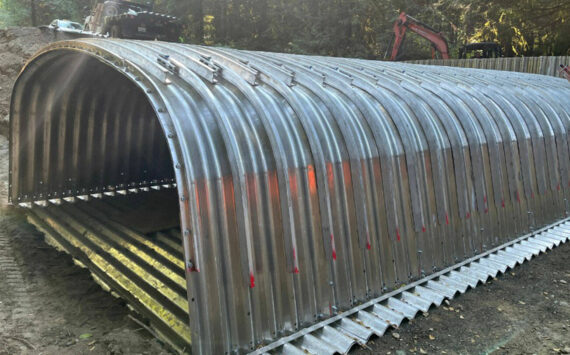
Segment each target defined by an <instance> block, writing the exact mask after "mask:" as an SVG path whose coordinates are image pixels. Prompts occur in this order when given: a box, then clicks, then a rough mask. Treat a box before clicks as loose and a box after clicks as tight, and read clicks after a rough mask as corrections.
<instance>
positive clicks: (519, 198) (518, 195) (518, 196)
mask: <svg viewBox="0 0 570 355" xmlns="http://www.w3.org/2000/svg"><path fill="white" fill-rule="evenodd" d="M517 202H518V203H520V202H521V196H520V194H519V191H518V190H517Z"/></svg>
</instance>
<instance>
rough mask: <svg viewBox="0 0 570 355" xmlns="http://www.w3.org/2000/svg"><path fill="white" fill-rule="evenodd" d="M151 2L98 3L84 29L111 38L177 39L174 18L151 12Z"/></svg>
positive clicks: (173, 40) (176, 27)
mask: <svg viewBox="0 0 570 355" xmlns="http://www.w3.org/2000/svg"><path fill="white" fill-rule="evenodd" d="M153 7H154V6H153V4H152V3H150V4H149V3H139V2H135V1H126V0H113V1H105V2H99V3H97V4H96V5H95V8H94V9H93V12H92V14H91V15H90V16H89V17H87V19H86V20H85V27H86V29H87V30H89V31H91V32H93V33H95V34H99V35H104V36H109V37H112V38H129V39H146V40H155V39H156V40H161V41H168V42H176V41H178V38H179V36H180V31H181V27H180V24H179V22H178V20H177V18H176V17H174V16H169V15H165V14H160V13H156V12H153Z"/></svg>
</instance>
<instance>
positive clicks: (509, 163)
mask: <svg viewBox="0 0 570 355" xmlns="http://www.w3.org/2000/svg"><path fill="white" fill-rule="evenodd" d="M569 93H570V88H569V87H568V84H567V82H566V81H564V80H562V79H556V78H552V77H545V76H539V75H525V74H519V73H511V72H499V71H482V70H474V69H461V68H451V67H437V66H422V65H412V64H402V63H386V62H375V61H365V60H356V59H342V58H323V57H311V56H295V55H287V54H277V53H262V52H249V51H237V50H232V49H225V48H210V47H201V46H188V45H182V44H165V43H160V42H138V41H121V40H117V41H114V40H97V39H85V40H80V41H69V42H58V43H54V44H52V45H50V46H48V47H46V48H45V49H43V50H42V51H41V52H40V53H38V54H37V55H36V56H35V57H34V58H33V59H32V60H31V61H30V62H29V63H28V64H27V66H26V67H25V68H24V70H23V71H22V73H21V75H20V77H19V79H18V81H17V83H16V85H15V88H14V95H13V99H12V106H11V127H10V128H11V145H10V147H11V152H10V157H11V159H10V163H11V166H10V200H11V202H12V203H14V204H30V203H35V204H40V205H45V204H46V201H51V202H53V203H58V200H59V199H62V198H65V199H67V200H70V201H72V200H73V199H74V198H78V197H80V198H82V199H89V197H90V196H97V197H100V196H102V195H105V196H106V195H114V194H119V193H129V192H139V191H145V190H148V189H150V188H155V189H159V188H163V187H175V188H176V194H177V196H178V200H179V203H180V224H181V225H180V228H181V234H182V236H183V238H182V239H183V247H184V263H185V266H186V283H187V292H188V304H189V324H190V329H191V331H192V334H191V339H192V348H193V351H194V352H195V353H196V354H200V353H204V354H208V353H214V354H217V353H225V352H231V351H243V350H248V349H249V350H251V349H254V348H256V347H257V346H259V345H260V344H263V343H266V342H268V341H270V340H273V339H276V338H279V337H282V336H284V335H287V334H290V333H292V332H295V331H298V330H299V329H302V328H304V327H307V326H310V325H311V324H315V323H317V322H319V321H322V320H323V319H331V317H334V316H335V315H337V314H339V313H340V312H342V311H344V310H347V309H350V308H351V307H354V306H355V305H357V304H361V303H364V302H367V301H369V300H371V299H374V298H376V297H380V296H381V295H383V294H386V292H388V291H389V290H392V289H394V288H397V287H399V286H401V285H402V284H407V283H409V282H411V281H413V280H416V279H418V278H420V277H422V276H425V275H429V274H432V273H434V272H437V271H438V270H441V269H443V268H445V267H448V266H450V265H452V264H455V263H457V262H459V261H461V260H464V259H465V258H468V257H471V256H474V255H476V254H479V253H481V252H484V251H486V250H489V249H491V248H493V247H496V246H497V245H500V244H502V243H505V242H507V241H509V240H512V239H514V238H515V237H517V236H519V235H521V234H523V233H525V232H527V231H529V230H531V229H536V228H539V227H540V226H542V225H546V224H547V223H552V222H553V221H555V220H558V219H560V218H561V217H562V216H563V215H564V213H565V212H566V209H567V207H568V206H567V200H568V198H569V197H570V196H569V194H570V179H569V161H568V159H569V158H568V157H569V146H568V132H570V117H569V115H568V112H570V102H568V100H567V99H566V98H567V97H568V94H569ZM38 213H39V214H41V213H42V212H38ZM544 241H548V239H544ZM531 244H532V246H536V244H537V243H536V242H535V243H531ZM538 244H541V242H538ZM543 246H544V245H543ZM528 247H531V245H529V246H528ZM525 248H527V246H525V245H522V244H521V246H520V248H519V249H517V250H514V252H509V251H505V253H507V254H505V255H507V256H508V255H511V256H509V257H507V259H508V260H511V259H510V258H511V257H512V258H513V259H512V261H513V262H518V261H519V260H520V258H523V259H524V255H523V256H521V255H519V253H520V252H523V253H524V251H525V250H526V249H525ZM510 262H511V261H506V263H505V262H504V260H503V259H501V258H498V257H497V258H489V260H487V261H485V262H484V264H481V265H482V266H478V268H477V269H474V270H471V271H469V272H467V274H465V275H463V274H460V273H451V274H449V275H448V276H446V277H445V278H442V279H441V280H440V281H441V282H447V283H449V284H453V285H459V286H461V285H473V284H474V283H475V284H476V283H477V282H479V281H478V278H479V277H480V276H481V275H482V274H486V273H487V274H488V273H489V272H491V274H492V273H493V272H495V271H493V270H490V268H491V265H497V264H499V265H503V267H504V266H505V265H510ZM491 269H492V268H491ZM438 282H439V281H438ZM428 286H429V285H427V286H422V287H424V288H426V289H422V288H418V289H417V290H416V291H417V293H419V294H420V295H422V294H423V295H425V297H422V296H417V295H415V294H413V293H411V294H406V295H403V296H402V297H404V301H405V302H408V301H409V302H411V303H412V304H415V305H417V307H416V308H414V309H416V310H417V309H419V310H421V309H423V308H425V307H428V304H430V302H435V303H438V302H439V303H440V302H441V297H440V296H438V295H439V294H440V293H441V292H442V291H441V290H447V289H446V288H443V286H441V285H439V284H437V285H435V286H433V287H432V288H431V291H430V290H427V288H428ZM461 287H462V286H461ZM461 287H459V288H458V290H460V291H461ZM466 287H467V286H466ZM437 289H439V291H438V290H437ZM451 292H455V291H449V290H447V291H444V293H445V294H450V293H451ZM418 297H420V298H418ZM404 301H402V300H401V298H399V299H398V300H396V301H393V302H396V303H397V302H404ZM388 306H389V305H388ZM388 308H389V307H388ZM414 309H410V310H409V311H410V312H406V313H405V314H406V315H407V316H410V317H412V316H413V315H412V313H414V312H415V311H414ZM381 310H383V308H380V309H379V310H378V312H379V313H378V314H380V313H382V314H384V317H387V318H386V319H389V320H390V321H394V322H397V321H398V320H397V319H399V318H398V316H397V315H393V314H391V313H390V311H386V310H384V311H381ZM408 313H409V314H408ZM414 314H415V313H414ZM371 317H372V316H371V315H370V312H368V311H367V312H366V313H364V312H363V313H362V314H360V315H359V316H358V320H359V321H349V320H345V321H343V322H341V323H339V324H338V326H335V327H330V329H328V330H327V331H326V332H325V331H323V332H322V334H321V333H319V334H317V335H314V334H313V336H312V337H307V338H306V339H303V341H302V342H301V343H300V344H298V345H299V346H300V347H299V348H296V347H293V348H291V347H289V348H290V349H292V350H291V351H297V349H302V350H299V351H303V350H308V351H312V350H315V349H316V350H319V349H320V350H323V351H325V350H326V351H333V350H335V349H336V351H341V350H344V351H346V349H347V348H350V346H352V344H354V342H353V341H354V339H356V342H365V341H366V340H367V339H368V337H369V336H370V335H371V334H373V333H376V334H381V333H382V332H384V331H385V327H382V326H381V324H380V323H378V322H377V321H376V319H375V318H371ZM383 319H384V318H383ZM362 324H365V325H366V326H365V327H363V326H362ZM361 328H364V330H363V329H361ZM335 332H338V333H342V334H347V337H348V338H347V341H346V342H344V343H342V344H340V343H339V344H331V343H330V342H329V341H326V339H328V338H327V337H332V336H334V334H336V333H335ZM326 334H328V335H326ZM324 339H325V340H324ZM351 339H352V340H351Z"/></svg>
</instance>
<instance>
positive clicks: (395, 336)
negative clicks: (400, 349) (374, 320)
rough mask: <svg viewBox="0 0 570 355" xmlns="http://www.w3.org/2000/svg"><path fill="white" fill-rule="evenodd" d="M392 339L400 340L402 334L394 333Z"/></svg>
mask: <svg viewBox="0 0 570 355" xmlns="http://www.w3.org/2000/svg"><path fill="white" fill-rule="evenodd" d="M392 338H394V339H396V340H400V334H398V333H394V332H392Z"/></svg>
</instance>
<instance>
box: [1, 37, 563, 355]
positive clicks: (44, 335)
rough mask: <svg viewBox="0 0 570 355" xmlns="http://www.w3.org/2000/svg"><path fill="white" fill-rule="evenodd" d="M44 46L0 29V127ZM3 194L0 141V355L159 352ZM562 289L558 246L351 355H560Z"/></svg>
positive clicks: (4, 149) (4, 148) (4, 152)
mask: <svg viewBox="0 0 570 355" xmlns="http://www.w3.org/2000/svg"><path fill="white" fill-rule="evenodd" d="M48 41H49V39H47V38H46V37H44V36H43V35H42V34H41V33H40V32H39V30H37V29H29V28H23V29H9V30H0V87H1V89H0V120H2V119H4V118H5V121H7V117H6V116H7V114H8V109H9V97H10V92H11V88H12V85H13V83H14V80H15V78H16V76H17V74H18V72H19V70H20V68H21V66H22V65H23V63H24V61H25V60H26V59H27V58H29V57H30V56H31V55H33V53H34V52H35V51H36V50H38V49H39V48H40V47H41V46H43V45H45V44H46V43H47V42H48ZM0 127H2V126H0ZM5 127H6V126H4V130H0V133H2V132H4V133H5V132H6V131H5ZM7 187H8V141H7V138H6V137H5V136H3V135H0V201H1V203H0V355H12V354H64V355H66V354H67V355H71V354H167V353H168V349H167V348H166V347H164V346H163V345H162V344H161V343H160V342H159V341H157V340H156V339H154V338H152V336H150V334H148V333H147V332H146V330H145V329H144V328H142V327H140V326H139V325H138V324H137V323H135V322H134V321H132V320H131V318H130V317H129V315H130V314H131V313H130V311H129V309H128V307H127V306H126V305H125V304H124V302H123V301H121V300H120V299H117V298H115V297H113V296H112V295H111V294H109V293H107V292H105V291H103V290H102V289H101V287H99V285H98V284H97V283H95V281H93V279H92V278H91V276H90V274H89V272H88V271H87V270H85V269H82V268H80V267H79V266H77V265H75V264H74V263H73V260H72V258H71V257H70V256H68V255H66V254H63V253H60V252H58V251H56V250H55V249H53V248H51V247H50V246H48V245H47V244H45V243H44V241H43V236H42V235H41V234H40V233H38V232H37V231H36V230H35V229H34V228H33V227H32V226H30V225H29V224H27V223H26V220H25V216H24V214H23V213H22V211H21V210H19V209H15V208H13V207H9V206H7V205H6V201H7ZM568 283H570V245H564V246H561V247H560V248H557V249H555V250H554V251H553V252H551V253H549V254H547V255H542V256H540V257H538V258H536V259H535V260H534V261H532V262H531V263H526V264H525V265H523V266H521V267H519V268H517V269H516V270H514V272H512V273H508V274H507V275H503V276H501V277H499V278H498V279H497V280H493V281H491V282H488V283H487V284H485V285H483V286H481V287H478V288H477V289H476V290H472V291H469V292H468V293H467V294H465V295H462V296H460V297H458V298H457V299H455V300H453V301H451V302H450V304H449V305H444V307H440V308H438V309H432V310H431V311H430V313H429V314H428V315H426V316H420V317H419V318H418V319H416V320H414V321H412V322H409V323H406V324H404V325H402V326H401V327H400V329H397V330H394V331H392V332H391V333H387V334H386V335H385V336H384V337H382V338H377V339H374V340H373V341H372V342H371V343H370V344H369V347H370V348H369V349H357V350H355V351H354V353H356V354H367V353H371V354H378V353H381V354H403V353H408V354H410V353H411V354H417V353H429V354H433V353H437V354H474V353H496V354H534V353H536V354H551V353H564V352H568V353H570V306H569V303H570V286H569V285H568Z"/></svg>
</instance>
